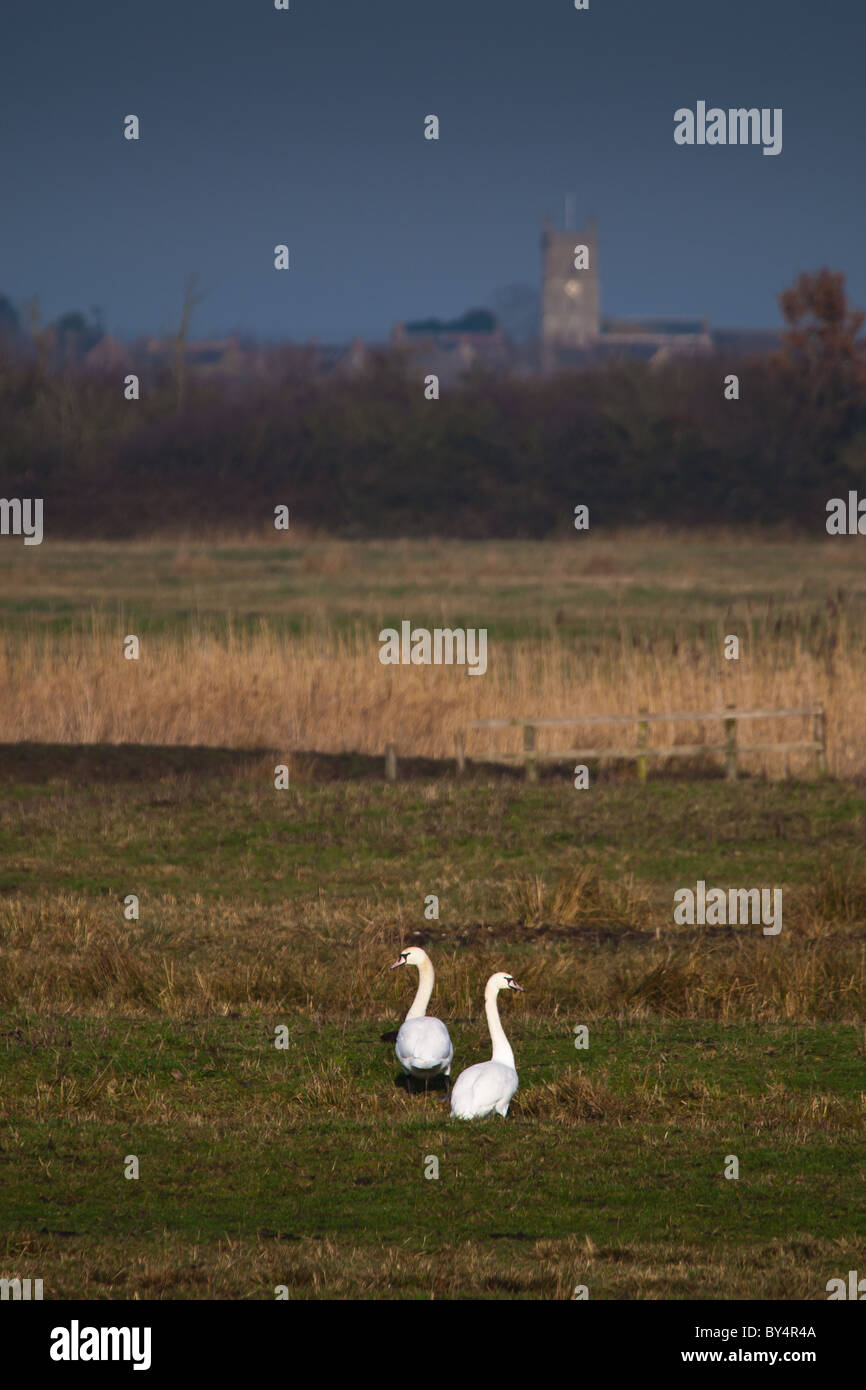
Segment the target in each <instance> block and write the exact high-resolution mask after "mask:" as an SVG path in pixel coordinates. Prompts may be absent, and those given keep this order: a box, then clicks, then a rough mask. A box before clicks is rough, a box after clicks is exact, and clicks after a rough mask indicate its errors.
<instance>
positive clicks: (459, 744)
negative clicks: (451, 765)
mask: <svg viewBox="0 0 866 1390" xmlns="http://www.w3.org/2000/svg"><path fill="white" fill-rule="evenodd" d="M454 752H455V754H456V757H457V776H458V777H462V776H463V774H464V772H465V771H466V731H465V729H458V730H457V732H456V734H455V735H454Z"/></svg>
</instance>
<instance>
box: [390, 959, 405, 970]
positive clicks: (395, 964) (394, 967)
mask: <svg viewBox="0 0 866 1390" xmlns="http://www.w3.org/2000/svg"><path fill="white" fill-rule="evenodd" d="M405 964H406V962H405V961H404V960H395V962H394V964H393V965H389V966H388V969H389V970H396V969H397V966H398V965H405Z"/></svg>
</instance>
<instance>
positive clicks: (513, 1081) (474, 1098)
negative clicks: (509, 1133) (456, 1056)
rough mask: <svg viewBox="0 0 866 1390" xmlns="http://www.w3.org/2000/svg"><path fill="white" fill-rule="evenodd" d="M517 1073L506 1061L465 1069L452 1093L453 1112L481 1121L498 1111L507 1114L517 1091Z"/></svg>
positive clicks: (465, 1117)
mask: <svg viewBox="0 0 866 1390" xmlns="http://www.w3.org/2000/svg"><path fill="white" fill-rule="evenodd" d="M517 1086H518V1081H517V1072H516V1071H515V1070H514V1068H513V1067H508V1066H506V1065H505V1063H504V1062H476V1064H475V1066H474V1067H467V1068H466V1070H465V1071H462V1072H461V1073H460V1075H459V1076H458V1078H457V1081H456V1082H455V1084H454V1089H453V1091H452V1092H451V1114H452V1115H453V1116H454V1117H455V1118H456V1119H458V1120H480V1119H483V1118H484V1116H485V1115H492V1114H493V1111H494V1110H497V1111H498V1112H499V1114H500V1115H504V1114H505V1112H506V1111H507V1109H508V1106H509V1104H510V1102H511V1098H512V1096H513V1095H514V1093H515V1091H516V1090H517Z"/></svg>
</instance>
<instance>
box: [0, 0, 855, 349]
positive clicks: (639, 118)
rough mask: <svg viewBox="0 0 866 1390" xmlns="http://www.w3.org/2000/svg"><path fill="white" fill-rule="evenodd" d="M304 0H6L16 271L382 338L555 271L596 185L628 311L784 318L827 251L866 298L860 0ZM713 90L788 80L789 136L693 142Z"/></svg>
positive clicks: (236, 315)
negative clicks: (698, 109) (769, 145)
mask: <svg viewBox="0 0 866 1390" xmlns="http://www.w3.org/2000/svg"><path fill="white" fill-rule="evenodd" d="M291 4H292V8H291V10H290V11H289V12H287V13H286V12H281V11H276V10H274V8H273V3H272V0H231V2H230V0H207V3H205V2H204V0H139V3H130V0H110V3H109V0H106V2H105V3H101V2H100V3H87V0H81V2H80V3H74V4H73V3H60V0H50V2H49V3H34V0H6V5H5V7H4V17H3V20H2V30H0V32H2V48H3V53H4V57H3V63H2V69H3V71H2V81H0V186H2V188H3V190H4V197H3V200H2V206H0V292H3V293H6V294H7V295H8V296H9V297H10V298H12V299H13V301H15V302H16V303H19V304H20V302H21V301H22V300H24V299H25V298H28V297H29V296H31V295H33V294H39V295H40V297H41V300H42V306H43V313H44V315H45V317H47V318H53V317H55V316H56V315H57V314H59V313H61V312H63V311H64V310H67V309H72V308H81V309H83V310H87V309H89V308H90V307H91V306H92V305H99V306H100V307H101V308H102V310H103V312H104V315H105V320H106V325H107V327H108V328H109V330H110V331H112V332H114V333H117V334H119V335H120V336H121V337H129V336H132V335H135V334H138V333H141V332H160V331H165V330H169V329H172V328H173V327H174V326H175V325H176V322H177V316H178V312H179V307H180V301H181V296H182V287H183V283H184V280H185V278H186V276H187V274H188V273H189V272H190V271H193V270H195V271H197V272H198V273H199V276H200V281H201V286H202V290H203V292H204V294H205V299H204V302H203V303H202V304H201V306H200V307H199V308H198V310H197V311H196V315H195V318H194V321H193V334H194V336H197V337H202V336H206V335H209V334H212V333H223V332H225V331H228V330H231V329H233V328H238V329H242V330H245V331H249V332H253V333H256V334H259V335H261V336H266V337H289V338H295V339H306V338H308V337H310V336H315V337H318V338H319V339H320V340H322V341H337V340H342V339H346V338H349V337H351V336H354V335H355V334H360V335H362V336H365V337H370V338H384V337H385V336H386V335H387V333H388V332H389V330H390V328H391V325H392V323H393V322H394V321H395V320H396V319H400V318H406V317H417V316H426V315H428V314H438V315H443V316H451V315H454V314H458V313H460V312H461V311H463V310H464V309H466V308H468V307H470V306H473V305H477V304H484V303H485V302H486V301H488V299H489V297H490V295H491V292H492V291H493V290H495V289H496V288H497V287H500V286H503V285H508V284H514V283H525V284H530V285H536V284H537V281H538V275H539V249H538V240H539V223H540V219H541V217H542V215H543V214H544V212H545V211H547V210H549V211H550V212H552V213H554V214H555V215H556V216H557V217H559V218H561V217H562V208H563V198H564V195H565V193H566V192H569V191H572V192H573V193H574V194H575V196H576V206H577V214H578V223H580V222H581V221H582V219H583V217H584V215H585V214H586V213H588V212H592V211H594V212H595V213H596V214H597V217H598V221H599V235H600V268H601V281H602V310H603V312H605V313H608V314H615V315H623V314H627V313H634V314H662V313H664V314H705V315H706V316H708V318H709V319H710V321H711V322H712V323H713V324H715V325H719V326H721V325H742V326H761V325H768V326H772V325H775V324H776V323H777V322H778V310H777V305H776V298H775V297H776V294H777V293H778V291H779V290H780V289H781V288H783V287H784V286H785V285H786V284H787V283H789V282H790V281H791V279H792V277H793V276H794V275H795V274H796V273H797V272H798V271H800V270H804V269H811V268H816V267H818V266H820V265H822V264H827V265H830V266H832V267H834V268H837V269H841V270H843V271H845V273H846V275H847V276H848V282H849V289H850V292H851V295H852V298H853V299H854V300H855V302H856V303H858V304H860V305H861V306H866V270H864V253H863V248H864V246H866V159H864V141H866V90H864V86H866V84H864V77H863V63H864V52H866V5H864V3H863V0H824V3H820V4H819V3H812V0H724V2H723V0H658V3H653V0H590V9H589V10H588V11H587V12H577V11H575V10H574V8H573V3H572V0H497V3H493V0H291ZM699 99H702V100H706V101H707V102H708V104H710V105H718V106H721V107H725V108H727V107H729V106H758V107H778V106H781V107H782V108H783V111H784V126H783V133H784V147H783V151H782V153H781V154H780V155H779V156H778V157H776V158H771V157H766V156H764V155H762V153H761V150H760V148H753V147H749V148H736V147H734V148H703V149H700V148H682V147H678V146H676V145H675V144H674V140H673V129H674V121H673V113H674V111H675V109H676V108H677V107H680V106H692V107H694V105H695V103H696V102H697V101H698V100H699ZM130 112H134V113H135V114H137V115H138V116H139V117H140V118H141V122H142V138H141V140H140V141H139V142H138V143H137V144H134V143H130V142H127V141H125V140H124V139H123V136H122V121H123V117H124V116H125V115H127V114H128V113H130ZM429 112H434V113H435V114H436V115H438V116H439V118H440V121H441V139H440V140H439V142H438V143H433V142H428V141H426V140H424V138H423V119H424V117H425V116H426V115H427V114H428V113H429ZM283 241H284V242H286V243H287V244H288V245H289V247H290V251H291V259H292V268H291V270H290V271H289V272H288V273H285V274H280V273H278V272H276V271H274V270H273V268H272V266H273V251H272V248H273V246H274V244H275V243H277V242H283Z"/></svg>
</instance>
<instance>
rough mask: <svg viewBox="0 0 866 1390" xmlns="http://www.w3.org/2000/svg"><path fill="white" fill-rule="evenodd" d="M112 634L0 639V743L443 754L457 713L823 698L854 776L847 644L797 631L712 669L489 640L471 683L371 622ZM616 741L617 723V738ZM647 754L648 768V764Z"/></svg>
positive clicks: (659, 732) (682, 660) (858, 749)
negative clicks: (383, 652)
mask: <svg viewBox="0 0 866 1390" xmlns="http://www.w3.org/2000/svg"><path fill="white" fill-rule="evenodd" d="M123 635H125V634H124V633H122V632H121V631H120V629H119V628H118V629H117V631H116V632H115V633H111V634H109V632H108V631H107V629H106V627H105V626H104V625H102V624H100V625H97V626H95V628H94V630H93V631H92V632H91V633H88V634H85V633H81V634H70V635H57V634H52V633H49V632H45V631H41V630H37V629H33V630H31V631H29V632H28V633H26V634H24V635H18V636H8V635H7V636H5V637H3V638H2V639H0V742H17V741H24V740H34V741H42V742H52V743H147V744H193V745H202V744H209V745H213V746H223V747H225V746H228V747H255V746H259V747H261V746H268V747H273V748H275V749H279V750H283V751H284V753H285V755H286V756H289V755H290V753H291V751H292V750H297V749H316V750H318V751H322V752H342V751H349V750H352V751H357V752H363V753H370V754H381V753H382V751H383V749H384V747H385V744H386V743H388V742H394V743H396V744H397V746H398V748H399V750H400V751H401V753H403V754H404V755H406V756H418V757H433V758H451V757H453V754H454V733H455V730H456V729H457V728H458V727H460V726H462V725H463V724H464V723H466V722H467V721H469V720H472V719H486V718H502V717H510V716H515V715H521V714H522V715H533V714H535V715H540V714H544V715H548V716H556V715H560V716H561V715H565V714H567V713H570V712H573V711H576V710H579V711H580V713H583V714H587V715H590V714H616V713H628V714H631V713H634V712H636V711H637V710H638V709H639V708H640V707H641V706H645V707H647V708H649V709H651V710H653V711H655V712H664V711H667V710H670V711H677V710H680V711H688V710H690V709H695V710H702V709H720V708H722V707H723V706H724V705H725V704H726V703H727V702H733V703H735V704H737V705H738V706H739V707H740V708H746V707H760V708H782V707H786V706H800V705H809V704H812V703H814V702H816V701H820V702H821V703H823V704H824V706H825V708H826V711H827V720H828V730H829V764H830V770H831V772H832V773H834V774H835V775H837V776H852V775H864V774H866V697H864V690H866V683H864V672H866V662H864V654H863V652H862V651H861V650H859V648H856V647H854V646H853V645H852V646H847V647H845V648H844V649H842V650H837V651H836V653H835V655H834V658H833V660H832V662H828V661H827V660H826V659H825V658H824V657H822V656H819V655H817V654H815V653H814V652H813V651H811V650H810V649H809V648H808V647H807V646H806V644H805V643H800V642H799V641H796V640H795V641H794V642H791V641H788V640H785V641H781V640H780V641H778V642H769V643H765V644H763V645H762V646H761V648H760V650H758V651H756V652H753V653H751V654H750V655H749V656H748V658H747V659H745V658H744V659H742V660H741V661H740V662H729V663H725V662H724V661H721V660H720V658H719V655H718V652H717V651H716V652H714V653H713V654H710V652H709V651H708V650H707V649H706V648H703V649H701V648H700V647H697V646H695V645H694V644H692V643H690V642H684V643H683V644H681V645H678V646H677V650H676V651H673V650H672V646H671V643H670V642H669V641H662V640H661V639H660V640H659V641H658V642H657V643H655V644H654V643H652V642H649V641H648V642H647V643H646V644H643V645H641V646H639V647H637V648H635V647H633V646H630V645H627V644H626V643H624V642H612V643H609V644H607V645H605V647H604V648H603V649H602V650H601V651H600V652H599V653H598V654H597V655H596V656H595V657H594V658H593V659H592V660H591V661H588V660H584V659H581V657H580V656H579V655H578V654H576V653H574V652H572V651H570V650H568V649H567V648H566V647H565V646H564V645H562V644H560V642H559V641H558V640H557V639H555V638H553V637H551V638H549V639H548V640H546V641H542V642H537V643H527V642H514V643H511V644H508V643H506V644H503V645H502V646H501V647H499V648H497V646H496V643H495V641H494V640H492V639H491V647H490V651H489V657H488V660H489V666H488V671H487V674H486V675H485V676H483V677H470V676H469V675H468V674H467V672H466V671H465V670H463V669H460V668H447V667H426V668H423V667H422V668H415V667H383V666H382V665H380V663H379V660H378V651H379V645H378V642H377V640H376V635H375V633H374V632H373V631H369V632H362V631H360V630H357V631H355V632H354V633H352V634H350V635H345V636H340V635H338V634H334V633H329V634H324V635H321V636H317V635H314V634H305V635H301V636H287V635H284V634H280V633H278V632H277V631H274V630H272V629H270V628H268V627H267V626H264V625H263V626H262V627H261V628H260V629H259V630H258V631H257V632H255V633H252V634H249V633H246V634H242V633H232V632H229V633H228V634H227V635H222V636H220V635H217V634H215V633H213V634H208V633H206V632H198V633H191V634H188V635H186V636H183V637H180V636H177V635H170V636H169V635H166V636H152V637H148V638H146V639H145V640H144V642H143V645H142V652H141V658H140V660H138V661H127V660H124V659H123V656H122V641H121V639H122V637H123ZM804 735H805V736H806V737H811V729H810V728H807V727H806V726H805V724H804V721H798V720H789V721H787V723H785V722H783V723H779V722H775V721H774V722H773V723H764V722H760V723H757V722H756V723H755V724H753V725H750V726H749V727H748V730H747V731H746V729H745V727H744V730H743V732H742V734H741V737H742V739H743V742H746V741H749V742H754V743H756V744H758V745H760V743H761V741H764V742H770V741H777V740H779V739H785V738H789V739H790V738H801V737H803V736H804ZM578 736H579V737H580V738H581V741H582V742H585V741H586V740H587V739H590V740H591V742H592V744H593V745H598V746H600V747H602V748H603V747H613V746H616V744H617V743H618V742H621V741H622V739H623V732H622V730H621V729H618V728H617V727H616V726H613V727H610V728H605V727H601V728H592V729H591V730H584V732H583V733H582V734H581V735H578V733H577V731H576V730H573V729H572V730H565V731H563V730H544V731H543V732H542V734H541V735H540V747H542V748H549V749H556V748H568V747H569V746H570V745H572V746H573V744H574V741H575V738H576V737H578ZM626 737H628V738H631V737H633V732H631V733H629V734H627V735H626ZM669 741H675V742H681V743H692V742H702V741H706V742H710V743H718V742H719V741H720V726H719V725H718V724H715V723H709V724H707V725H706V726H703V725H700V724H698V723H695V724H692V723H687V722H684V723H680V724H677V725H673V726H665V725H654V726H652V729H651V744H653V743H659V744H662V743H665V742H669ZM518 747H519V731H497V732H496V734H495V736H494V734H493V733H491V732H490V731H482V732H479V733H474V734H472V735H471V737H470V743H469V746H468V751H469V755H470V757H476V758H483V757H484V756H485V754H490V753H492V752H494V751H496V750H497V749H498V750H500V751H511V752H516V751H517V750H518ZM742 763H743V766H744V768H746V769H747V770H749V771H759V770H761V771H765V772H766V773H768V774H769V775H770V776H778V775H780V774H784V773H785V772H786V771H788V770H791V771H793V772H798V771H802V770H804V769H808V768H810V767H811V764H812V757H811V755H810V754H799V753H798V754H794V755H791V757H790V761H789V762H787V763H786V761H785V760H784V758H783V756H782V755H779V754H772V753H770V754H765V755H761V753H760V749H758V751H756V752H755V753H751V754H749V753H747V754H745V755H744V756H743V758H742ZM655 765H656V764H655V763H654V766H655Z"/></svg>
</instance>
